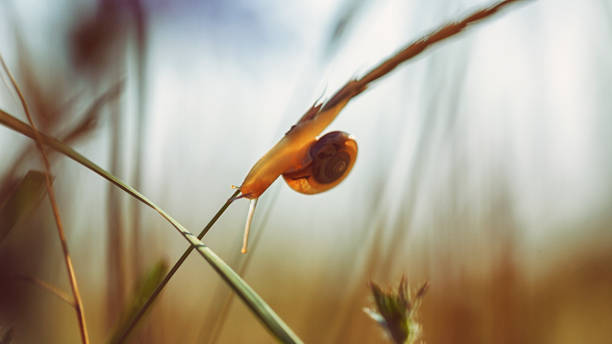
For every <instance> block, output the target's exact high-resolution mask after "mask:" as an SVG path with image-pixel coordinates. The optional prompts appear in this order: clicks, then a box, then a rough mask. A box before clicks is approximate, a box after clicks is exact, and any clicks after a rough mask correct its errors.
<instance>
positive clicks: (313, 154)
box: [283, 131, 357, 195]
mask: <svg viewBox="0 0 612 344" xmlns="http://www.w3.org/2000/svg"><path fill="white" fill-rule="evenodd" d="M356 159H357V142H356V141H355V139H353V137H352V136H351V135H349V134H347V133H345V132H342V131H332V132H330V133H327V134H325V135H324V136H323V137H321V138H319V139H318V140H316V141H314V142H313V143H312V144H311V146H310V148H309V150H308V152H307V156H305V157H304V162H305V166H304V167H302V168H300V169H298V170H290V171H287V172H285V173H283V178H284V179H285V182H287V184H288V185H289V187H291V188H292V189H293V190H295V191H297V192H300V193H303V194H309V195H310V194H316V193H320V192H323V191H327V190H329V189H331V188H333V187H334V186H336V185H338V184H339V183H340V182H342V180H344V178H346V176H347V175H348V174H349V172H350V171H351V169H352V168H353V165H354V164H355V160H356Z"/></svg>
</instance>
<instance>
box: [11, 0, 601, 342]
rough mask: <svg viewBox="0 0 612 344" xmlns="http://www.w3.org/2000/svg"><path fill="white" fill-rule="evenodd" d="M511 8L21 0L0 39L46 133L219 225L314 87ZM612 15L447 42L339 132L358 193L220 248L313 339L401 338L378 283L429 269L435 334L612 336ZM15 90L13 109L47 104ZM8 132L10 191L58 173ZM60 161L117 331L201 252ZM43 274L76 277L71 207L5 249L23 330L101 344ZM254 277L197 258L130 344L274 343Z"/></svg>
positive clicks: (320, 90)
mask: <svg viewBox="0 0 612 344" xmlns="http://www.w3.org/2000/svg"><path fill="white" fill-rule="evenodd" d="M486 4H488V2H485V1H467V0H466V1H454V2H452V4H449V3H448V2H446V1H395V0H389V1H384V2H374V1H367V0H344V1H339V2H329V3H328V2H326V1H313V2H310V3H309V4H299V3H286V2H275V1H265V2H260V3H256V4H255V3H250V2H247V1H215V0H207V1H199V2H196V1H188V0H181V1H174V2H163V1H156V0H147V1H145V0H142V1H138V0H132V1H126V2H112V1H102V0H100V1H98V2H95V1H89V2H86V1H81V2H75V1H62V2H53V3H52V4H46V3H44V4H42V3H39V2H35V1H20V2H5V3H3V4H2V5H0V18H2V20H1V21H0V22H1V23H0V49H1V50H0V53H2V55H3V56H4V58H5V59H6V60H7V63H8V65H9V66H10V67H11V69H12V70H13V72H14V73H15V74H16V77H17V81H18V82H19V84H20V85H21V87H22V88H23V91H24V94H25V96H26V98H27V100H28V102H29V105H30V107H31V108H32V110H33V113H34V115H35V120H36V123H37V125H38V126H39V128H40V130H41V131H44V132H46V133H49V134H52V135H54V136H57V137H61V138H66V137H67V136H69V134H71V133H76V134H78V135H77V136H76V137H74V138H72V139H71V141H70V145H71V146H73V147H74V148H75V149H76V150H77V151H79V152H81V153H82V154H84V155H85V156H87V157H88V158H89V159H91V160H93V161H94V162H96V163H98V164H99V165H101V166H102V167H104V168H106V169H107V170H110V171H111V172H113V173H114V174H115V175H117V176H119V177H120V178H122V179H123V180H125V181H127V182H128V183H129V184H130V185H133V186H135V187H136V188H137V189H139V190H140V191H142V192H143V193H144V194H145V195H147V196H148V197H150V198H151V199H152V200H154V201H155V202H157V203H158V204H159V205H160V206H161V207H162V208H163V209H165V210H166V211H168V212H169V213H170V214H172V215H173V216H174V217H175V218H177V219H178V220H179V221H181V222H182V223H183V224H184V225H186V227H187V228H189V229H190V230H191V231H192V232H199V231H200V229H201V228H202V227H203V226H204V224H206V222H208V220H209V219H210V218H211V217H212V216H213V214H214V213H215V212H216V211H217V209H218V208H219V207H221V205H222V204H223V202H224V201H225V200H226V199H227V198H228V197H229V196H230V194H231V193H232V190H231V188H230V186H231V185H232V184H239V183H240V182H241V181H242V179H243V178H244V176H245V175H246V173H247V172H248V170H249V169H250V167H251V166H252V164H253V163H254V162H255V161H256V160H257V159H258V158H259V157H260V156H261V155H262V154H263V153H265V151H266V150H267V149H269V148H270V147H271V146H272V145H273V144H274V143H275V142H276V141H277V140H278V139H279V138H280V137H281V136H282V134H283V133H284V132H285V131H286V130H287V129H288V128H289V127H290V126H291V124H293V123H294V122H295V121H296V120H297V119H298V118H299V116H301V115H302V113H303V112H304V111H305V110H306V109H307V108H308V107H309V106H310V105H311V104H312V102H313V101H315V100H316V99H318V98H319V97H321V96H322V95H323V96H329V95H330V94H332V93H333V92H334V91H335V90H336V89H337V88H338V87H340V86H341V85H342V84H343V83H344V82H346V80H348V79H349V78H351V77H353V76H355V75H358V74H360V73H363V72H364V71H366V70H368V69H369V68H370V67H371V66H373V65H374V64H375V63H377V62H378V61H380V60H381V59H382V58H384V57H386V56H388V55H390V54H391V53H393V52H394V51H396V50H397V49H399V48H400V47H402V46H403V45H404V44H406V43H407V42H410V41H412V40H414V39H417V38H418V37H420V36H422V35H423V34H424V33H427V32H429V31H430V30H431V29H433V28H436V27H438V26H440V25H442V24H443V23H445V22H448V21H450V20H453V19H458V18H461V17H462V16H464V15H465V14H467V13H469V12H470V11H472V10H474V9H476V8H479V7H482V6H485V5H486ZM611 18H612V6H611V5H610V4H609V2H608V1H605V0H602V1H591V2H575V1H569V0H557V1H552V0H538V1H526V2H524V3H521V4H517V5H515V6H511V7H510V8H508V9H506V10H504V11H503V12H501V13H499V14H497V15H495V16H494V17H493V18H490V19H488V20H485V21H484V22H481V23H479V24H477V25H474V26H473V27H471V28H469V29H468V30H467V31H466V32H465V33H463V34H461V35H459V36H457V37H455V38H451V39H449V40H448V41H446V42H443V43H441V44H439V45H437V46H435V47H433V48H431V49H429V50H428V51H426V52H425V53H424V54H422V55H420V56H419V57H417V58H416V59H414V60H413V61H409V62H407V63H405V64H404V65H402V66H400V67H399V68H398V69H397V70H395V71H394V72H393V73H391V74H390V75H389V76H388V77H386V78H384V79H383V80H381V81H379V82H377V83H376V85H374V86H373V87H371V89H369V90H368V91H366V92H365V93H364V94H362V95H361V96H359V97H358V98H357V99H355V100H353V101H352V102H351V103H350V104H349V106H348V107H347V108H346V109H345V110H344V111H343V113H342V114H341V115H340V116H339V118H338V119H337V120H336V121H335V122H334V123H333V124H332V125H331V127H330V128H329V129H330V130H344V131H347V132H350V133H351V134H353V135H355V136H356V137H357V140H358V144H359V149H360V151H359V157H358V160H357V163H356V164H355V166H354V169H353V171H352V172H351V174H350V176H349V177H348V178H347V179H346V180H345V181H344V182H343V183H342V184H340V185H339V186H338V187H336V188H334V189H332V190H331V191H329V192H326V193H323V194H320V195H315V196H304V195H300V194H297V193H294V192H293V191H291V190H290V189H289V188H287V187H286V186H285V185H284V183H283V182H282V181H278V182H276V183H275V184H274V185H273V186H272V187H271V189H270V190H268V192H267V193H266V194H265V195H264V196H263V197H262V199H261V200H260V204H259V206H258V211H257V213H256V216H255V223H254V228H253V230H254V232H255V233H254V235H255V237H257V236H259V238H258V239H255V240H253V242H252V247H251V250H250V252H249V253H248V254H247V255H246V256H243V255H240V254H239V248H240V244H241V235H242V226H243V223H244V219H245V217H246V211H247V207H248V205H247V202H246V201H237V202H235V203H234V204H232V206H231V207H230V208H229V210H228V211H227V212H226V213H225V214H224V215H223V217H222V218H221V220H220V221H219V222H218V223H217V224H216V225H215V226H214V227H213V229H212V230H211V232H210V233H209V234H208V235H207V236H206V237H205V239H204V242H205V243H206V244H207V245H209V246H210V247H211V248H212V249H213V250H214V251H215V252H217V253H218V254H219V255H220V256H221V257H222V258H223V259H224V260H226V261H227V262H228V263H230V265H232V266H233V267H236V269H239V267H240V266H241V264H244V262H245V260H246V259H249V260H250V261H249V263H248V268H247V269H246V271H245V274H244V277H245V279H246V281H247V282H248V283H249V284H250V285H251V286H252V287H253V288H254V289H255V290H256V291H257V292H258V293H259V294H260V295H261V296H262V297H263V298H264V299H265V300H266V301H267V302H268V303H269V304H270V305H271V306H272V308H273V309H274V310H275V311H277V312H278V314H279V315H280V316H281V317H282V318H283V319H284V320H285V321H286V322H287V323H288V325H289V326H291V328H292V329H293V330H294V331H295V332H296V333H297V334H298V335H299V336H300V337H301V338H302V339H303V340H304V341H305V342H307V343H370V342H372V343H378V342H381V343H382V342H385V338H384V337H383V336H382V334H381V331H380V329H379V328H378V327H377V325H376V324H375V323H374V322H373V321H372V320H371V319H370V318H369V317H367V316H366V314H365V313H364V312H363V311H362V309H363V308H364V307H369V306H371V305H372V300H371V299H370V298H369V288H368V282H369V281H370V280H373V281H376V282H377V283H380V284H382V285H396V284H397V282H398V281H399V279H400V277H401V276H402V275H405V276H406V277H407V279H408V281H409V283H410V284H411V286H413V287H414V288H417V287H418V286H420V285H421V283H423V282H424V281H429V283H430V289H429V291H428V293H427V295H426V296H425V298H424V300H423V304H422V307H421V312H420V314H421V316H420V319H421V324H422V326H423V331H424V335H423V341H424V342H426V343H610V342H612V332H611V331H610V329H609V324H610V323H611V322H612V253H611V252H612V232H611V228H610V227H611V225H612V217H611V214H610V211H609V209H610V207H611V206H612V201H611V200H612V197H611V196H612V178H610V176H612V154H611V153H612V141H611V137H612V135H611V134H612V119H611V118H612V117H610V113H611V110H612V102H611V100H610V97H609V90H610V87H611V86H612V65H611V62H610V61H611V60H610V58H609V56H611V52H612V51H611V50H612V46H611V45H610V44H609V42H611V41H612V24H611V23H612V20H611ZM7 80H8V79H7V78H6V76H5V75H2V81H3V82H2V83H0V108H2V109H3V110H5V111H7V112H9V113H11V114H13V115H15V116H17V117H19V118H22V119H23V118H24V114H23V111H22V110H21V108H20V106H19V102H18V101H17V99H16V97H15V95H14V93H13V91H12V90H11V88H10V87H9V83H8V82H7ZM117 85H120V86H121V90H120V91H119V92H117V93H116V94H115V95H112V94H111V95H108V93H105V92H108V90H112V89H113V87H116V86H117ZM102 94H106V95H107V96H105V97H104V98H103V101H101V105H100V106H99V108H97V109H96V111H95V112H94V113H93V114H91V113H90V114H89V115H91V116H92V121H91V125H90V126H86V127H85V128H82V129H80V130H77V129H75V128H77V127H78V125H79V123H82V121H83V120H84V119H86V116H87V115H88V113H87V109H88V108H89V105H90V104H91V103H92V102H94V101H95V99H98V98H99V97H100V95H102ZM88 123H89V122H88ZM0 147H1V150H0V178H2V179H1V180H0V182H1V183H2V184H1V185H0V203H1V202H3V201H4V199H6V198H7V197H9V195H10V193H11V190H13V188H14V185H16V183H18V181H19V180H20V179H21V178H23V176H24V175H25V174H26V172H27V171H28V170H32V169H36V170H42V167H41V164H40V162H39V160H40V159H39V157H38V155H37V154H35V151H34V150H33V148H32V147H33V145H32V142H31V141H29V140H28V139H26V138H24V137H22V136H21V135H19V134H17V133H14V132H12V131H10V130H8V129H6V128H3V129H0ZM28 147H30V148H28ZM24 151H25V152H27V153H23V152H24ZM51 156H52V170H53V174H54V177H55V179H54V186H55V188H56V190H57V193H58V203H59V207H60V211H61V215H62V219H63V220H64V222H65V226H66V229H67V232H68V244H69V247H70V250H71V254H72V256H73V261H74V265H75V269H76V275H77V279H78V282H79V285H80V287H81V291H82V294H83V302H84V307H85V315H86V317H87V321H88V326H89V331H90V334H91V338H92V341H93V342H94V343H97V342H103V341H105V340H107V339H109V336H110V334H111V332H112V331H113V328H114V326H116V324H117V321H118V320H119V318H120V315H121V313H122V310H124V309H125V307H126V305H127V304H129V302H130V300H131V297H132V294H133V290H134V288H135V285H136V284H137V281H138V280H139V278H140V277H139V276H142V275H143V274H146V272H147V271H149V270H150V269H151V268H152V267H153V266H154V265H155V264H156V263H158V262H159V261H160V260H163V261H165V262H166V263H167V264H169V265H172V264H173V263H174V262H175V261H176V259H177V258H178V257H179V256H180V255H181V254H182V252H183V250H184V249H185V248H186V243H185V242H184V240H183V239H182V238H180V236H179V235H178V233H176V232H175V231H173V230H172V229H171V228H170V227H169V226H168V225H167V224H166V223H165V222H164V221H163V220H162V219H161V218H160V217H159V216H158V215H157V214H155V213H154V212H153V211H152V210H150V209H149V208H147V207H144V206H142V205H140V204H138V203H136V202H135V201H133V200H132V199H130V198H129V197H128V196H127V195H125V194H123V193H122V192H121V191H120V190H118V189H117V188H115V187H113V186H109V184H108V183H107V182H106V181H104V180H102V179H101V178H100V177H98V176H96V175H94V174H92V173H90V172H89V171H87V170H85V169H84V168H82V167H81V166H79V165H77V164H75V163H73V162H72V161H69V160H67V159H66V158H64V157H61V156H59V155H51ZM22 157H23V158H22ZM255 241H256V242H257V243H255ZM19 276H21V277H19ZM23 276H27V277H34V278H36V279H39V280H41V281H45V282H47V283H50V284H52V285H54V286H56V287H58V288H59V289H61V290H65V291H68V290H69V285H68V282H67V277H66V272H65V268H64V265H63V262H62V255H61V250H60V246H59V243H58V239H57V234H56V230H55V228H54V223H53V218H52V214H51V211H50V207H49V205H48V200H47V199H44V200H43V201H42V202H40V203H39V204H38V205H37V206H36V207H35V208H34V209H33V210H32V211H31V213H29V214H28V215H27V216H26V217H25V218H23V219H21V221H20V222H19V223H18V224H17V225H16V226H15V227H14V228H12V230H11V232H10V233H9V234H8V235H7V236H6V238H4V239H3V240H2V241H1V242H0V280H1V281H2V282H1V283H0V333H1V332H2V331H3V330H4V329H9V328H12V329H13V332H14V342H15V343H40V342H50V343H73V342H78V340H79V333H78V327H77V323H76V318H75V316H74V310H73V309H72V308H71V307H70V306H68V305H67V304H66V303H65V302H63V301H61V300H60V299H58V298H56V297H55V296H53V295H52V294H50V293H49V292H47V291H46V290H44V289H42V288H40V287H39V286H37V285H36V284H33V283H31V282H28V281H26V280H24V278H22V277H23ZM229 293H230V291H229V289H228V288H227V287H226V286H225V284H224V283H223V282H222V281H221V279H220V278H219V277H218V276H217V275H216V273H215V272H214V271H213V270H212V269H211V268H210V267H209V266H208V265H207V264H206V263H205V262H204V261H203V260H202V259H201V258H200V257H199V256H197V255H192V256H191V257H190V258H189V259H188V260H187V263H186V264H185V265H184V266H183V267H182V268H181V270H180V271H179V272H178V273H177V275H176V276H175V278H174V279H173V280H172V281H171V282H170V284H169V285H168V287H167V289H166V290H165V291H164V293H163V294H162V297H161V298H160V300H158V302H157V303H156V304H155V305H154V306H153V309H152V311H151V312H150V313H149V314H148V315H147V316H146V318H145V319H144V320H143V321H142V324H141V326H140V327H138V328H137V333H136V334H135V335H133V336H132V337H131V338H130V339H131V340H132V341H133V342H137V343H195V342H198V343H207V342H210V341H212V338H213V337H214V335H213V333H214V331H216V330H214V329H215V327H217V328H219V329H220V330H219V331H220V332H218V337H217V342H219V343H269V342H273V341H274V340H273V338H272V337H271V336H270V335H269V334H268V333H267V332H266V330H265V329H264V328H263V327H262V326H261V324H260V323H259V321H258V320H257V319H256V318H255V317H254V316H253V315H252V314H251V313H250V311H249V310H248V309H247V308H246V307H245V306H244V305H243V304H242V303H241V302H240V301H239V300H235V302H233V303H232V305H231V307H230V308H229V311H228V313H227V318H224V317H223V316H222V315H221V314H222V311H221V310H222V307H223V304H224V302H225V300H226V298H227V297H228V295H229ZM221 322H224V323H223V325H220V324H221Z"/></svg>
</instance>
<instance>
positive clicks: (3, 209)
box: [0, 171, 47, 244]
mask: <svg viewBox="0 0 612 344" xmlns="http://www.w3.org/2000/svg"><path fill="white" fill-rule="evenodd" d="M46 191H47V190H46V188H45V174H44V173H43V172H38V171H28V173H27V174H26V175H25V177H23V179H22V180H21V182H19V184H18V185H17V186H16V188H15V189H14V190H11V191H9V194H8V195H0V197H2V198H5V197H6V199H4V200H2V199H1V198H0V244H1V243H2V240H3V239H4V238H5V237H6V236H7V235H8V234H9V232H10V231H11V229H13V227H14V226H15V224H17V222H19V220H21V219H23V218H25V217H27V216H29V215H30V214H31V213H32V211H33V210H34V209H35V208H36V206H38V204H39V203H40V201H42V199H43V196H44V195H45V194H46Z"/></svg>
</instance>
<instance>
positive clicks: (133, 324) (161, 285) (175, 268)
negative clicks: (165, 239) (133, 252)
mask: <svg viewBox="0 0 612 344" xmlns="http://www.w3.org/2000/svg"><path fill="white" fill-rule="evenodd" d="M239 193H240V190H239V189H238V190H236V191H235V192H234V193H233V194H232V195H231V196H230V198H229V199H228V200H227V202H225V204H224V205H223V206H222V207H221V209H219V211H218V212H217V213H216V214H215V216H213V218H212V219H211V220H210V221H209V222H208V224H207V225H206V226H205V227H204V229H202V231H201V232H200V234H198V239H200V240H202V238H203V237H204V236H205V235H206V233H208V231H209V230H210V228H212V226H213V225H214V224H215V222H217V220H218V219H219V218H220V217H221V215H222V214H223V213H224V212H225V210H226V209H227V208H228V207H229V205H230V204H231V203H232V202H233V201H234V199H235V197H236V196H238V194H239ZM193 249H194V246H189V247H188V248H187V249H186V250H185V252H184V253H183V255H182V256H181V257H180V258H179V260H177V261H176V263H174V266H173V267H172V269H170V271H168V273H167V274H166V276H165V277H164V279H163V280H162V281H161V282H160V283H159V284H158V285H157V287H156V288H155V290H154V291H153V293H151V296H149V298H148V299H147V301H146V302H145V303H144V304H143V305H142V307H141V308H140V309H139V310H138V312H137V313H136V315H134V317H133V318H132V320H131V321H130V323H129V325H128V326H127V327H126V329H125V331H124V332H123V333H121V334H119V335H118V336H117V341H113V342H112V343H121V342H123V341H124V340H125V339H126V338H127V337H128V335H129V334H130V332H131V331H132V330H133V329H134V328H135V327H136V324H137V323H138V321H139V320H140V318H142V316H143V315H144V314H145V312H146V311H147V309H148V308H149V307H150V306H151V305H152V304H153V301H155V298H157V296H158V295H159V294H160V293H161V291H162V290H163V289H164V287H165V286H166V284H168V282H169V281H170V279H171V278H172V276H174V274H175V273H176V272H177V271H178V269H179V268H180V267H181V265H183V262H184V261H185V259H187V257H188V256H189V254H190V253H191V251H193Z"/></svg>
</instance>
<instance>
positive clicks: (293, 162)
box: [240, 99, 357, 199]
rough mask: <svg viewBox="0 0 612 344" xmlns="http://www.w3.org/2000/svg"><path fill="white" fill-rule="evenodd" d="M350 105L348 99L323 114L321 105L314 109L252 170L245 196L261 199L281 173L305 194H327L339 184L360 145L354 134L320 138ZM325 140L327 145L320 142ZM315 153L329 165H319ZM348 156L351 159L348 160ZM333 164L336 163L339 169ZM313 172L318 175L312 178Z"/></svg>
mask: <svg viewBox="0 0 612 344" xmlns="http://www.w3.org/2000/svg"><path fill="white" fill-rule="evenodd" d="M347 102H348V99H346V100H342V101H339V102H338V103H337V104H333V105H327V104H326V105H325V106H323V110H321V111H320V109H321V107H322V106H321V105H317V106H314V107H312V108H311V109H310V110H309V112H307V113H306V114H305V115H304V116H303V117H302V119H301V120H300V121H299V122H298V123H297V124H296V125H294V126H293V127H292V128H291V129H290V130H289V131H288V132H287V133H286V134H285V136H284V137H283V138H282V139H281V140H280V141H279V142H278V143H277V144H276V145H274V147H272V149H270V150H269V151H268V152H267V153H266V154H265V155H264V156H263V157H262V158H261V159H259V161H257V163H255V165H254V166H253V168H251V171H249V173H248V174H247V176H246V178H245V179H244V181H243V182H242V185H241V186H240V193H241V194H242V197H244V198H248V199H256V198H258V197H259V196H261V194H263V193H264V192H265V191H266V189H267V188H268V187H269V186H270V185H272V183H274V181H275V180H276V178H278V177H279V176H280V175H281V174H282V175H283V177H284V178H285V181H286V182H287V184H289V186H290V187H291V188H292V189H294V190H296V191H298V192H301V193H305V194H314V193H319V192H323V191H325V190H328V189H330V188H332V187H334V186H336V185H337V184H339V183H340V182H341V181H342V179H344V177H346V175H348V173H349V172H350V170H351V168H352V167H353V164H354V162H355V158H356V157H357V143H356V142H355V140H354V139H353V138H352V137H351V136H350V135H348V134H346V133H342V132H331V133H328V134H327V135H325V136H323V137H321V138H320V139H319V140H317V136H318V135H319V134H320V133H321V132H322V131H323V130H324V129H325V128H326V127H327V126H328V125H329V123H331V121H333V120H334V118H336V116H337V115H338V113H339V112H340V111H341V110H342V108H344V106H345V105H346V103H347ZM321 141H323V142H324V143H325V144H323V143H319V142H321ZM313 153H315V155H316V153H319V154H318V155H320V157H322V158H326V159H327V160H326V162H317V161H318V160H317V159H315V158H317V156H314V155H312V154H313ZM331 153H334V155H338V156H337V157H336V158H333V161H330V160H329V159H330V154H331ZM347 157H348V158H350V160H348V161H347V159H346V158H347ZM330 163H334V164H335V167H332V166H331V165H329V164H330ZM322 166H323V167H322ZM322 168H323V170H322ZM325 168H327V171H325V170H324V169H325ZM334 169H335V171H333V170H334ZM313 172H316V173H317V175H316V176H315V175H312V173H313ZM326 172H327V173H326ZM308 173H311V174H308ZM332 174H333V176H332ZM311 175H312V177H310V176H311ZM333 177H335V178H333Z"/></svg>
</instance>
